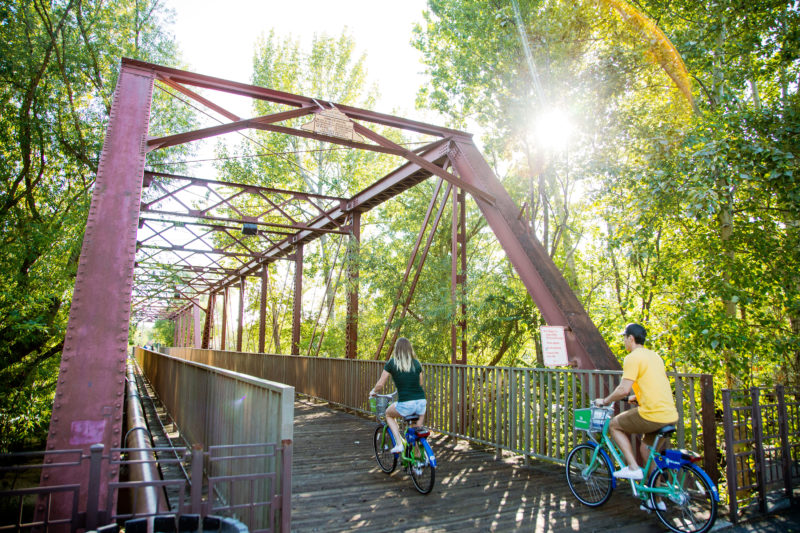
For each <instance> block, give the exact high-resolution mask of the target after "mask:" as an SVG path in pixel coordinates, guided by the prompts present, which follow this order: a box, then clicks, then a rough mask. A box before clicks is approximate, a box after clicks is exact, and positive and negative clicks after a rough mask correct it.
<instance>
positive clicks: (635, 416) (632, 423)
mask: <svg viewBox="0 0 800 533" xmlns="http://www.w3.org/2000/svg"><path fill="white" fill-rule="evenodd" d="M614 420H616V421H617V425H618V426H619V427H620V429H622V431H624V432H625V433H630V434H641V435H644V438H643V439H642V440H643V441H644V442H645V444H647V445H648V446H652V445H653V441H654V440H655V438H656V432H657V431H658V430H659V429H661V428H663V427H664V426H669V425H671V424H675V422H667V423H666V424H665V423H663V422H652V421H650V420H645V419H644V418H642V417H641V416H640V415H639V408H638V407H634V408H633V409H629V410H627V411H625V412H624V413H620V414H618V415H617V416H615V417H614ZM676 422H677V421H676Z"/></svg>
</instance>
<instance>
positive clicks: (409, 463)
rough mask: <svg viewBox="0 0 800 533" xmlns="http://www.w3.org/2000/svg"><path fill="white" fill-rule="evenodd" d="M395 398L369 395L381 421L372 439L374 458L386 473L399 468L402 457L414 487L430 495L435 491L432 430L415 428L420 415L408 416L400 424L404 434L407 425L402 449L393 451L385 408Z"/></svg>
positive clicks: (392, 435) (391, 435)
mask: <svg viewBox="0 0 800 533" xmlns="http://www.w3.org/2000/svg"><path fill="white" fill-rule="evenodd" d="M392 398H394V394H376V395H375V396H374V397H373V398H370V407H371V409H372V411H373V412H374V413H375V416H377V417H378V423H379V425H378V427H377V428H375V436H374V438H373V439H372V444H373V446H374V448H375V460H377V461H378V466H379V467H380V469H381V470H382V471H383V472H385V473H386V474H391V473H392V472H394V469H395V468H397V459H398V457H399V458H400V462H401V464H402V465H403V470H405V472H406V473H407V474H409V475H410V476H411V481H413V482H414V487H416V489H417V490H418V491H419V492H421V493H422V494H428V493H430V491H432V490H433V483H434V481H435V480H436V456H435V455H434V454H433V449H431V445H430V444H428V436H429V435H430V431H429V430H428V429H425V430H420V428H416V427H414V423H415V422H416V421H417V420H419V415H412V416H407V417H405V419H404V423H403V424H401V426H400V429H401V433H403V431H402V430H403V426H404V425H405V426H406V427H405V440H404V441H403V451H402V452H401V453H392V452H391V450H392V448H394V445H395V438H394V434H393V433H392V430H391V428H390V427H389V425H388V424H387V423H386V408H387V407H388V406H389V401H390V400H391V399H392Z"/></svg>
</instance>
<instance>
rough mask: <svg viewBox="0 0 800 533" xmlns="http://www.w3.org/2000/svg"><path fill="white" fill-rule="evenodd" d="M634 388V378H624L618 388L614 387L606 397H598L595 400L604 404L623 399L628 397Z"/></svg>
mask: <svg viewBox="0 0 800 533" xmlns="http://www.w3.org/2000/svg"><path fill="white" fill-rule="evenodd" d="M632 389H633V380H631V379H622V380H621V381H620V382H619V385H617V388H616V389H614V390H613V391H612V392H611V394H609V395H608V396H606V397H605V398H598V399H596V400H595V401H594V403H595V405H597V406H602V405H608V404H610V403H611V402H616V401H617V400H621V399H623V398H627V397H628V396H629V395H630V394H631V390H632Z"/></svg>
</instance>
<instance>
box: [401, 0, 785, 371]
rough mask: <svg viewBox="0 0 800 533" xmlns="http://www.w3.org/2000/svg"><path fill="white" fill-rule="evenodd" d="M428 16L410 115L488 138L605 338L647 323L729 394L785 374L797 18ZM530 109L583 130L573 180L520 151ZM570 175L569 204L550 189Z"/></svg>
mask: <svg viewBox="0 0 800 533" xmlns="http://www.w3.org/2000/svg"><path fill="white" fill-rule="evenodd" d="M609 6H611V7H609ZM429 7H430V11H429V12H428V14H427V15H426V22H425V24H423V25H421V26H420V27H419V28H418V29H417V31H416V37H415V44H416V46H417V47H418V48H419V49H420V50H421V51H422V52H423V54H424V55H425V59H426V63H427V64H428V67H429V73H430V75H431V84H430V86H429V88H426V89H425V90H423V91H422V92H421V94H420V101H421V103H423V104H425V105H429V106H431V107H434V108H436V109H438V110H440V111H442V112H445V113H448V114H449V115H450V116H451V117H452V120H453V121H454V123H456V124H464V123H466V122H467V121H468V120H474V121H476V122H477V123H478V124H479V125H480V126H482V127H483V128H484V132H485V134H484V142H485V145H486V147H487V151H488V152H489V154H490V155H491V157H492V159H493V160H494V161H495V162H496V168H498V169H500V168H506V169H509V171H508V175H507V177H506V178H505V180H504V181H505V184H506V187H507V188H508V189H509V190H511V192H512V196H514V197H515V198H516V199H517V201H518V202H519V204H520V205H521V206H525V205H528V206H533V207H535V209H533V210H532V216H531V219H532V227H533V228H534V229H535V231H536V234H537V236H538V237H539V239H540V240H541V241H542V243H543V244H545V245H546V246H547V247H548V249H550V250H551V253H552V255H553V257H554V259H555V260H556V262H557V263H558V264H559V265H560V266H561V268H562V270H564V271H565V273H566V275H567V278H568V280H569V281H570V283H571V285H572V286H573V289H574V290H575V291H576V293H577V294H578V295H579V297H580V298H581V299H582V300H583V302H584V304H585V305H586V307H587V308H588V309H589V312H590V315H591V316H592V317H593V319H594V321H595V323H596V324H597V325H598V327H600V329H601V331H603V332H604V333H606V335H607V338H609V339H611V338H612V336H611V334H612V333H615V332H617V331H619V329H620V326H621V325H622V324H624V322H626V321H629V320H637V321H644V322H646V323H647V324H648V326H649V327H650V329H651V331H652V338H653V341H654V344H655V346H656V347H657V348H659V349H661V350H663V351H664V353H665V355H667V356H668V358H669V360H670V364H671V365H672V366H674V367H675V368H678V369H682V370H694V369H699V370H703V371H711V372H716V371H718V372H720V373H721V374H723V375H726V376H727V377H728V378H729V379H728V382H729V383H730V384H734V381H735V380H734V379H733V377H734V376H739V377H740V378H741V380H740V381H741V382H742V383H748V382H750V381H751V380H760V381H769V380H770V379H775V377H776V376H777V379H779V380H784V381H785V380H787V379H789V378H790V377H791V376H797V375H798V366H797V365H798V362H800V361H799V360H798V355H797V354H798V347H800V344H799V343H798V340H799V339H798V336H797V333H798V331H799V330H798V326H797V325H798V323H800V320H798V317H797V300H798V297H797V286H798V284H797V269H796V268H794V267H792V266H790V265H794V264H797V258H798V249H797V247H796V245H797V242H798V241H797V196H798V195H797V193H796V191H797V190H798V189H797V186H796V182H795V175H796V173H797V135H796V129H797V87H796V85H794V84H793V83H792V82H791V81H790V80H795V79H796V78H797V75H798V53H797V51H798V43H797V41H798V32H797V29H796V28H797V27H798V24H797V13H798V10H797V6H796V4H795V3H793V2H765V3H746V2H714V1H709V2H699V3H698V2H695V3H690V2H679V3H675V2H671V3H664V2H659V1H652V2H649V1H643V2H637V3H635V4H634V3H631V2H629V3H626V2H622V1H614V2H611V1H606V2H584V3H579V4H575V3H573V2H561V1H556V0H553V1H522V2H520V8H521V9H520V15H521V16H520V17H519V18H518V17H515V16H514V12H513V6H512V3H511V1H495V2H478V1H464V2H461V1H459V2H456V1H453V0H431V1H430V2H429ZM612 7H613V9H612ZM620 13H624V14H625V16H624V17H622V16H621V15H620ZM520 19H521V20H522V23H523V24H524V29H525V30H526V32H525V33H526V34H527V36H528V37H529V43H528V44H529V45H530V48H531V50H532V60H533V61H532V64H533V67H534V68H533V69H531V65H530V64H529V63H528V62H527V61H526V57H525V54H524V51H523V49H522V46H521V44H520V34H521V33H522V32H520V31H518V30H519V28H517V27H516V24H517V23H518V21H519V20H520ZM658 28H660V30H658ZM661 32H663V33H661ZM662 36H663V39H666V38H667V37H668V38H669V40H670V41H671V43H669V42H668V41H667V42H666V43H665V42H664V40H663V39H662ZM653 43H660V44H657V46H658V48H656V45H654V44H653ZM675 50H677V51H678V52H679V53H680V54H681V56H682V58H683V62H685V65H686V69H687V70H688V72H689V74H690V75H691V76H692V78H693V80H694V93H693V104H694V105H693V106H688V105H687V100H686V98H685V94H686V93H685V92H681V90H684V91H685V89H686V84H685V83H684V81H685V80H682V79H680V77H679V76H678V75H677V74H676V72H678V71H679V70H680V69H678V68H677V67H676V64H677V63H675V62H676V61H677V60H679V59H680V58H677V59H676V58H675V57H674V55H673V56H670V54H671V53H672V51H675ZM670 62H672V64H670ZM678 66H680V65H678ZM534 75H537V76H538V79H539V84H540V85H541V90H539V91H537V90H535V89H534V88H535V85H536V83H535V81H536V80H534V77H533V76H534ZM678 82H680V83H678ZM676 83H677V86H676ZM531 100H536V101H534V102H533V104H531V103H530V101H531ZM541 105H546V106H548V107H560V108H561V109H562V110H567V112H566V114H567V115H568V116H569V115H572V116H583V117H588V118H585V119H583V121H582V122H581V123H580V125H579V126H578V128H577V129H578V131H579V133H578V135H576V136H575V137H574V138H573V139H572V142H571V144H570V151H569V164H568V165H567V164H565V163H566V161H565V159H564V158H562V160H561V161H562V162H559V160H558V158H554V157H553V156H552V155H550V156H546V155H542V153H541V152H542V150H541V148H540V147H536V146H530V145H532V144H533V143H534V142H535V139H534V140H531V139H530V138H529V135H528V134H527V130H528V129H529V125H530V122H531V121H533V120H535V117H534V116H532V114H531V113H530V112H529V110H530V109H531V107H532V106H533V107H535V106H541ZM498 174H500V173H499V172H498ZM567 175H569V176H571V177H569V178H568V179H567ZM578 176H580V182H579V183H580V186H581V188H582V189H583V191H584V194H583V201H582V202H580V203H578V204H577V205H576V204H575V203H574V202H571V201H570V198H569V197H568V196H567V195H566V194H564V191H569V190H570V187H573V186H575V183H576V181H577V177H578ZM526 182H527V184H526ZM556 184H558V185H560V186H556ZM526 185H527V186H526ZM586 200H590V201H586ZM554 221H556V222H555V223H554ZM559 234H561V235H562V237H561V239H557V238H556V237H557V236H558V235H559ZM564 236H568V237H570V238H569V239H564V238H563V237H564ZM581 240H583V242H582V243H581V244H580V246H575V243H576V242H580V241H581ZM612 346H613V345H612ZM775 370H777V372H776V371H775Z"/></svg>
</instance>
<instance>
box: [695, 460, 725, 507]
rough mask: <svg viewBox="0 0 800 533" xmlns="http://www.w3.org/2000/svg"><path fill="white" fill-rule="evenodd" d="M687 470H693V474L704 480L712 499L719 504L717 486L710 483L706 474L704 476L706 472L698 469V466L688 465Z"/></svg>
mask: <svg viewBox="0 0 800 533" xmlns="http://www.w3.org/2000/svg"><path fill="white" fill-rule="evenodd" d="M689 468H691V469H692V470H694V471H695V472H697V473H698V474H700V477H702V478H703V479H705V480H706V483H708V486H709V487H711V492H712V494H714V499H715V500H716V501H717V502H719V491H718V490H717V485H716V484H715V483H714V482H713V481H711V478H710V477H708V474H706V471H705V470H703V469H702V468H700V467H699V466H697V465H696V464H690V465H689Z"/></svg>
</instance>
